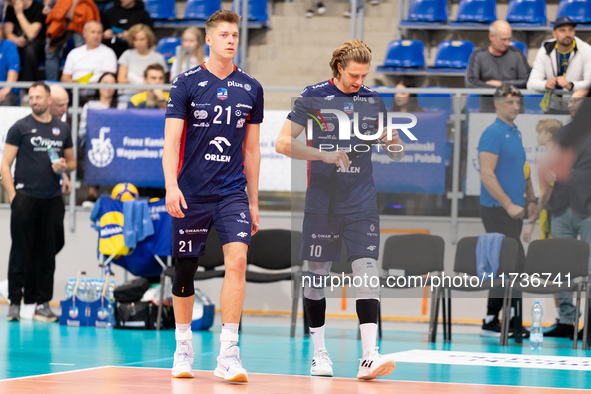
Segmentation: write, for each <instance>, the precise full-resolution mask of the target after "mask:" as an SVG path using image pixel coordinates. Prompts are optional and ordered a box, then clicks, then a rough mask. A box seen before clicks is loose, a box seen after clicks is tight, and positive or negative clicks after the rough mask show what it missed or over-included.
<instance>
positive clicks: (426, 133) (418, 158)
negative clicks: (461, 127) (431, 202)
mask: <svg viewBox="0 0 591 394" xmlns="http://www.w3.org/2000/svg"><path fill="white" fill-rule="evenodd" d="M414 115H415V116H416V117H417V124H416V126H414V127H413V128H411V129H409V131H410V132H411V133H412V134H413V135H414V136H415V137H416V138H417V141H410V140H409V139H408V138H407V137H406V136H405V135H404V133H403V132H401V131H399V132H400V135H401V137H402V139H403V140H404V142H405V155H404V157H403V158H402V160H401V161H398V162H397V161H393V160H392V159H390V158H389V157H388V155H386V153H384V151H383V147H382V146H380V147H379V151H377V149H378V148H376V147H374V152H373V154H372V157H371V161H372V164H373V168H374V169H373V174H374V180H375V183H376V189H377V191H378V192H390V193H429V194H443V193H445V162H446V159H447V157H446V137H447V113H443V112H438V113H422V112H417V113H414ZM447 154H448V155H450V153H449V152H447Z"/></svg>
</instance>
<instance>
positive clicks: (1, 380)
mask: <svg viewBox="0 0 591 394" xmlns="http://www.w3.org/2000/svg"><path fill="white" fill-rule="evenodd" d="M103 368H111V366H110V365H105V366H102V367H91V368H82V369H75V370H73V371H63V372H50V373H42V374H40V375H29V376H20V377H18V378H8V379H0V383H2V382H8V381H9V380H23V379H30V378H38V377H40V376H54V375H64V374H67V373H74V372H81V371H94V370H96V369H103Z"/></svg>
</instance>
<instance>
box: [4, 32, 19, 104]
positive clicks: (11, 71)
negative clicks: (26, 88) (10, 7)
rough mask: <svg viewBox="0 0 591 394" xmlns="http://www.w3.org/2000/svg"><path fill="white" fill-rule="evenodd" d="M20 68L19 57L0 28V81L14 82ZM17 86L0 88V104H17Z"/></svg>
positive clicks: (12, 44) (14, 46)
mask: <svg viewBox="0 0 591 394" xmlns="http://www.w3.org/2000/svg"><path fill="white" fill-rule="evenodd" d="M20 68H21V59H20V58H19V57H18V50H17V49H16V45H15V44H14V43H13V42H10V41H8V40H5V39H4V38H3V37H2V29H1V28H0V81H6V82H16V81H17V80H18V72H19V70H20ZM18 96H19V91H18V88H10V87H8V86H5V87H3V88H2V89H0V106H14V105H17V104H18V99H19V97H18Z"/></svg>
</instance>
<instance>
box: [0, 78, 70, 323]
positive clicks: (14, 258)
mask: <svg viewBox="0 0 591 394" xmlns="http://www.w3.org/2000/svg"><path fill="white" fill-rule="evenodd" d="M29 101H30V104H31V109H32V110H33V113H32V114H31V115H29V116H27V117H25V118H23V119H21V120H19V121H18V122H16V123H15V124H14V126H12V127H11V128H10V129H9V130H8V134H7V135H6V144H5V145H4V156H3V157H2V164H1V165H0V175H1V176H2V184H3V185H4V188H5V189H6V191H7V193H8V199H9V201H10V208H11V216H10V235H11V238H12V246H11V249H10V257H9V260H8V296H9V299H10V307H9V310H8V316H7V320H9V321H18V320H19V319H20V304H21V300H22V298H23V291H22V288H23V286H25V283H36V288H35V289H34V290H32V289H25V293H24V298H25V304H32V303H37V307H36V309H35V314H34V315H33V319H35V320H39V321H45V322H53V321H56V320H57V316H56V315H55V314H54V313H53V312H52V311H51V309H50V308H49V301H50V300H51V299H52V297H53V274H54V272H55V255H56V253H57V248H58V241H59V240H58V239H57V238H58V237H59V231H56V229H58V228H59V227H60V226H59V222H60V221H61V222H63V220H64V203H63V200H62V197H61V195H62V191H61V187H60V176H61V174H63V173H64V172H66V173H67V172H70V171H72V170H74V169H75V168H76V159H75V158H74V149H73V145H72V136H71V134H70V127H69V126H68V125H67V124H65V123H63V122H62V121H60V120H58V119H56V118H54V117H52V116H51V113H50V112H49V106H50V104H51V97H50V90H49V87H48V86H47V85H45V84H44V83H43V82H35V83H34V84H33V85H32V86H31V88H29ZM49 147H51V149H49ZM50 151H52V152H51V153H54V154H55V155H54V156H55V157H52V154H51V153H50ZM15 159H16V164H15V170H14V178H13V176H12V173H11V167H12V164H13V162H14V161H15ZM30 275H34V277H35V280H34V281H32V280H30V279H29V276H30Z"/></svg>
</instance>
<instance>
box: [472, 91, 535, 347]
mask: <svg viewBox="0 0 591 394" xmlns="http://www.w3.org/2000/svg"><path fill="white" fill-rule="evenodd" d="M521 98H522V95H521V92H520V91H519V89H517V88H516V87H514V86H511V85H502V86H501V87H499V88H497V89H496V90H495V93H494V105H495V108H496V109H497V119H496V120H495V122H494V123H493V124H492V125H490V126H489V127H488V128H487V129H486V130H484V133H482V136H481V137H480V141H479V143H478V152H479V159H480V180H481V182H482V184H481V187H480V216H481V218H482V223H483V224H484V229H485V230H486V232H487V233H501V234H504V235H505V236H506V237H509V238H513V239H515V240H516V241H517V244H518V245H519V259H518V261H519V263H518V267H523V263H524V261H525V252H524V249H523V245H522V244H521V229H522V226H523V216H524V213H525V209H524V206H523V205H524V200H523V195H524V194H526V195H527V201H528V206H527V209H528V214H529V215H528V217H533V216H535V215H536V207H537V206H536V200H535V195H534V193H533V187H532V186H531V178H528V180H527V181H526V180H525V177H524V170H523V169H524V166H525V150H524V149H523V143H522V141H521V132H520V131H519V129H517V126H516V125H515V123H514V120H515V118H517V115H518V114H519V109H520V107H521ZM505 137H506V138H505ZM518 269H519V268H518ZM503 294H504V289H492V290H490V292H489V298H488V306H487V313H486V318H485V319H484V320H483V321H482V330H481V331H480V335H481V336H489V337H490V336H494V337H499V336H500V335H501V326H500V323H499V317H498V314H499V312H500V311H501V308H502V306H503ZM513 323H514V321H513V319H512V320H511V322H510V323H509V324H510V325H509V329H510V330H512V329H513V325H514V324H513ZM523 332H527V331H525V329H524V331H523Z"/></svg>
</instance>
